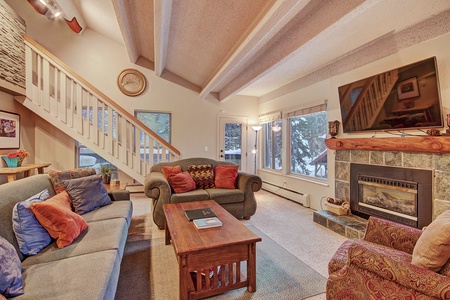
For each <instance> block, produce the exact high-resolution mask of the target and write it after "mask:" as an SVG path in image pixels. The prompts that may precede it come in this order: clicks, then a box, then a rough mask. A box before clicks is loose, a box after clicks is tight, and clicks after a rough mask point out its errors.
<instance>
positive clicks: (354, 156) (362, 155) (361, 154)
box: [350, 150, 370, 164]
mask: <svg viewBox="0 0 450 300" xmlns="http://www.w3.org/2000/svg"><path fill="white" fill-rule="evenodd" d="M369 153H370V151H364V150H351V156H350V161H351V162H353V163H362V164H368V163H369Z"/></svg>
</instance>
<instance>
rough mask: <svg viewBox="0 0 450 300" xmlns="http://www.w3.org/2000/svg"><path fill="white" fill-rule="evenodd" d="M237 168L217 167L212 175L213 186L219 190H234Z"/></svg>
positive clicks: (229, 166)
mask: <svg viewBox="0 0 450 300" xmlns="http://www.w3.org/2000/svg"><path fill="white" fill-rule="evenodd" d="M238 169H239V166H232V165H218V166H217V167H216V174H215V175H214V185H215V186H216V188H220V189H235V188H236V178H237V176H238Z"/></svg>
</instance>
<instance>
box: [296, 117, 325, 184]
mask: <svg viewBox="0 0 450 300" xmlns="http://www.w3.org/2000/svg"><path fill="white" fill-rule="evenodd" d="M288 124H289V129H290V130H289V131H290V154H291V156H290V157H291V160H290V169H291V172H292V173H296V174H301V175H306V176H312V177H318V178H328V170H327V147H326V145H325V138H326V135H327V112H326V111H320V112H316V113H311V114H305V115H301V116H296V117H293V118H288Z"/></svg>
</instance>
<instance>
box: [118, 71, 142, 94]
mask: <svg viewBox="0 0 450 300" xmlns="http://www.w3.org/2000/svg"><path fill="white" fill-rule="evenodd" d="M117 85H118V86H119V89H120V91H121V92H122V93H124V94H125V95H127V96H132V97H134V96H138V95H140V94H142V93H143V92H144V90H145V87H146V86H147V79H146V78H145V76H144V74H142V73H141V72H139V71H138V70H135V69H125V70H123V71H122V72H121V73H120V75H119V77H118V78H117Z"/></svg>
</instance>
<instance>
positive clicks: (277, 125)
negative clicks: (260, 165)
mask: <svg viewBox="0 0 450 300" xmlns="http://www.w3.org/2000/svg"><path fill="white" fill-rule="evenodd" d="M281 128H282V120H281V119H278V120H274V121H271V122H267V123H264V124H263V134H264V139H263V140H264V168H268V169H274V170H281V169H282V150H283V147H282V130H281Z"/></svg>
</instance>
